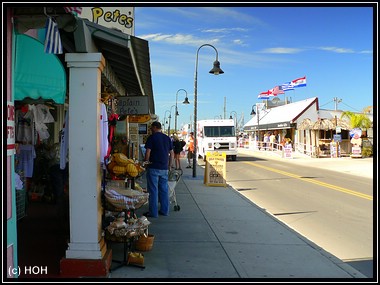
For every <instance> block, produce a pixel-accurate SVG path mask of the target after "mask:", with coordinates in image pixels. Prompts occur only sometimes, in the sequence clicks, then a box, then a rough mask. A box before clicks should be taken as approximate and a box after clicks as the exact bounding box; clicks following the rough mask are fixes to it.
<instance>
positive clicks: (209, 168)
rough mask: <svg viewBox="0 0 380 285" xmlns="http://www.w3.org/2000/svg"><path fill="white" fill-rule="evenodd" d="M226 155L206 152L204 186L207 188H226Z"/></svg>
mask: <svg viewBox="0 0 380 285" xmlns="http://www.w3.org/2000/svg"><path fill="white" fill-rule="evenodd" d="M226 161H227V160H226V153H225V152H207V153H206V167H205V175H204V184H206V185H207V186H224V187H226V186H227V182H226Z"/></svg>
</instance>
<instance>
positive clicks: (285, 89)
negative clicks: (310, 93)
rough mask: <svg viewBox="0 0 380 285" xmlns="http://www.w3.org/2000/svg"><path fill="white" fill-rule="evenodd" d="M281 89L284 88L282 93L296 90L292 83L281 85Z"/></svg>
mask: <svg viewBox="0 0 380 285" xmlns="http://www.w3.org/2000/svg"><path fill="white" fill-rule="evenodd" d="M281 88H282V91H289V90H294V88H293V86H292V85H291V83H290V82H285V83H283V84H281Z"/></svg>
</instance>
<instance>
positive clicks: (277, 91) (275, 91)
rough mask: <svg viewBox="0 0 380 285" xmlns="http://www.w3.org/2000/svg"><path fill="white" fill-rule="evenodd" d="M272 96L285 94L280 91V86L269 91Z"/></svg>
mask: <svg viewBox="0 0 380 285" xmlns="http://www.w3.org/2000/svg"><path fill="white" fill-rule="evenodd" d="M271 91H272V94H273V96H277V95H278V94H285V92H284V90H282V86H276V87H274V88H272V89H271Z"/></svg>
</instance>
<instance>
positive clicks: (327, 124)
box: [311, 119, 335, 131]
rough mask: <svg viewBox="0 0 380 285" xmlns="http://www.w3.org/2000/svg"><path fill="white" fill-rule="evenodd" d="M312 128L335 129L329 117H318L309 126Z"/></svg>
mask: <svg viewBox="0 0 380 285" xmlns="http://www.w3.org/2000/svg"><path fill="white" fill-rule="evenodd" d="M311 129H312V130H325V131H327V130H332V129H335V128H334V125H333V123H332V122H331V120H330V119H319V120H318V121H316V122H315V123H313V125H312V126H311Z"/></svg>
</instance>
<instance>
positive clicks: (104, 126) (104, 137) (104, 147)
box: [99, 103, 109, 163]
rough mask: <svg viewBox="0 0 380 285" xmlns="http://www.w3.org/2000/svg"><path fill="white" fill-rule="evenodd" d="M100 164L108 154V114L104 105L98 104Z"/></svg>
mask: <svg viewBox="0 0 380 285" xmlns="http://www.w3.org/2000/svg"><path fill="white" fill-rule="evenodd" d="M99 123H100V162H101V163H104V160H105V159H106V157H107V152H108V147H109V143H108V133H109V131H108V114H107V107H106V105H105V104H104V103H101V104H100V122H99Z"/></svg>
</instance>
